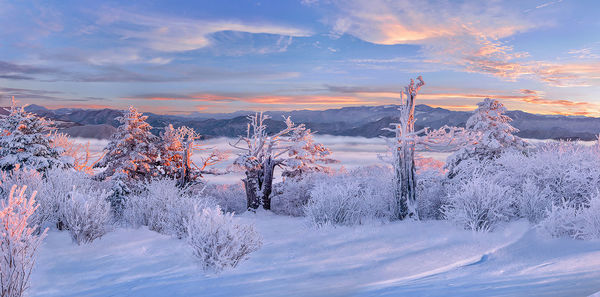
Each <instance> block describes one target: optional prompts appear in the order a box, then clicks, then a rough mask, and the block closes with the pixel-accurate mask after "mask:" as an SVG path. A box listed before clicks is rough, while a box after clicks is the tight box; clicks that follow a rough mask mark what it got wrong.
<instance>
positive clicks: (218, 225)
mask: <svg viewBox="0 0 600 297" xmlns="http://www.w3.org/2000/svg"><path fill="white" fill-rule="evenodd" d="M187 229H188V234H189V236H188V239H187V242H188V244H189V245H190V246H191V247H192V251H193V254H194V256H196V257H197V258H198V259H200V262H201V263H202V266H203V267H204V269H205V270H210V271H215V272H220V271H222V270H223V269H225V268H228V267H232V268H233V267H236V266H237V265H238V264H239V263H240V262H241V261H243V260H245V259H247V258H248V255H249V254H250V253H252V252H254V251H256V250H258V249H260V247H261V246H262V240H261V238H260V235H259V234H258V233H257V232H256V230H254V226H252V225H243V224H238V223H236V222H235V220H234V218H233V214H232V213H225V214H223V213H222V212H221V209H220V208H219V206H217V207H215V208H205V209H204V210H202V211H201V212H197V213H196V214H195V215H194V216H192V218H191V220H190V221H189V222H188V223H187Z"/></svg>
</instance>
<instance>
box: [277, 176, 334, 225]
mask: <svg viewBox="0 0 600 297" xmlns="http://www.w3.org/2000/svg"><path fill="white" fill-rule="evenodd" d="M319 178H329V177H328V176H327V174H324V173H315V174H306V175H305V176H302V177H294V178H286V179H285V180H284V181H283V182H281V183H278V184H276V185H275V191H274V194H273V199H272V201H271V210H272V211H273V212H274V213H276V214H282V215H289V216H295V217H299V216H303V215H304V206H305V205H306V204H307V203H308V200H309V199H310V192H311V190H312V188H313V186H314V184H315V182H316V180H317V179H319Z"/></svg>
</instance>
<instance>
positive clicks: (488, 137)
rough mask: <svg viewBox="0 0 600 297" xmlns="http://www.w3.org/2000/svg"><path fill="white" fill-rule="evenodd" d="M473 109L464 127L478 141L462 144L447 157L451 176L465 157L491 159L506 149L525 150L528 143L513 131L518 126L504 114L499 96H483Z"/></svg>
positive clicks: (456, 171) (478, 159)
mask: <svg viewBox="0 0 600 297" xmlns="http://www.w3.org/2000/svg"><path fill="white" fill-rule="evenodd" d="M477 106H478V107H477V109H476V110H475V113H474V114H473V115H472V116H471V117H470V118H469V119H468V120H467V124H466V128H467V129H468V130H470V131H472V132H473V133H474V134H478V139H477V141H475V142H473V143H471V144H469V145H466V146H464V147H462V148H461V149H460V150H458V151H456V152H455V153H454V154H452V155H451V156H450V157H449V158H448V162H447V165H446V166H447V169H448V176H449V177H450V178H452V177H454V176H456V174H457V173H458V171H459V168H458V165H459V164H460V163H461V162H463V161H464V160H468V159H474V160H476V161H483V160H486V159H487V160H490V159H493V158H496V157H498V156H499V155H500V154H501V153H502V152H503V151H505V150H507V149H516V150H524V149H525V148H526V147H527V143H526V142H525V141H524V140H523V139H521V138H519V137H517V136H515V135H514V133H517V132H519V130H518V129H517V128H515V127H513V126H512V125H511V124H510V122H511V121H512V119H511V118H510V117H509V116H507V115H505V114H504V113H505V112H506V107H504V105H502V103H500V102H499V101H498V100H495V99H490V98H485V99H484V100H483V101H482V102H479V103H477Z"/></svg>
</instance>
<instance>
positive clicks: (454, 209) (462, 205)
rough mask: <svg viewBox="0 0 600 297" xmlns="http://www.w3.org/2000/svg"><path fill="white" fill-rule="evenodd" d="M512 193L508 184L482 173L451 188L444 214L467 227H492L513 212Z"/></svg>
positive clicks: (507, 218)
mask: <svg viewBox="0 0 600 297" xmlns="http://www.w3.org/2000/svg"><path fill="white" fill-rule="evenodd" d="M513 205H514V198H513V193H512V192H510V191H509V188H508V187H505V186H502V185H499V184H497V183H495V182H492V181H490V180H486V179H483V178H481V177H477V178H474V179H472V180H470V181H468V182H466V183H462V184H458V185H455V187H454V188H452V189H450V193H449V196H448V203H447V204H446V205H444V207H443V210H442V211H443V213H444V216H445V217H446V218H447V219H448V220H450V221H453V222H455V223H457V224H458V225H460V226H463V227H464V228H465V229H468V230H475V231H491V230H493V229H494V228H495V227H496V226H497V224H498V223H500V222H506V221H509V219H511V218H512V217H513V215H514V213H515V210H514V209H513Z"/></svg>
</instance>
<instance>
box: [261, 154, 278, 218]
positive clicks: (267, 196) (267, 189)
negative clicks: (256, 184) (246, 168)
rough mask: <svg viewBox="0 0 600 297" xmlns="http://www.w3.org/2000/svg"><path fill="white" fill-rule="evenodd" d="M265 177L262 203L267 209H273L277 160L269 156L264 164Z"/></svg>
mask: <svg viewBox="0 0 600 297" xmlns="http://www.w3.org/2000/svg"><path fill="white" fill-rule="evenodd" d="M264 170H265V174H264V179H263V184H262V205H263V208H264V209H266V210H269V209H271V192H272V191H273V176H274V171H275V160H273V158H271V157H269V158H267V160H266V162H265V165H264Z"/></svg>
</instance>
